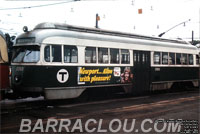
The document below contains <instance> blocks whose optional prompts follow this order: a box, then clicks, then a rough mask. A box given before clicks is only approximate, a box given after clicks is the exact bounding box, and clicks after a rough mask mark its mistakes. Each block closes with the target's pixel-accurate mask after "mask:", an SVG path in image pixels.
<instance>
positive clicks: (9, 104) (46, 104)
mask: <svg viewBox="0 0 200 134" xmlns="http://www.w3.org/2000/svg"><path fill="white" fill-rule="evenodd" d="M193 92H199V90H198V89H197V88H194V89H190V90H187V91H173V92H171V91H164V92H163V91H161V92H154V93H153V94H151V95H148V96H134V97H132V96H128V95H126V94H114V95H113V96H110V97H109V98H107V97H106V98H105V97H104V96H102V97H98V98H92V99H90V100H84V101H82V100H83V99H82V98H81V99H79V98H78V99H77V98H75V99H64V100H45V99H44V97H43V96H40V97H39V98H32V99H29V98H24V99H16V100H7V101H6V100H3V101H1V102H0V105H1V114H9V113H13V112H20V111H27V110H32V109H39V108H53V107H57V106H61V107H62V106H65V107H74V106H82V105H90V104H101V103H108V102H117V101H126V100H136V99H140V98H148V97H150V96H152V95H162V94H169V95H175V94H185V93H193Z"/></svg>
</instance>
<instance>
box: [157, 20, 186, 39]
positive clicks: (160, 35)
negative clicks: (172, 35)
mask: <svg viewBox="0 0 200 134" xmlns="http://www.w3.org/2000/svg"><path fill="white" fill-rule="evenodd" d="M189 21H190V19H189V20H186V21H184V22H181V23H179V24H177V25H175V26H173V27H172V28H170V29H168V30H167V31H165V32H163V33H161V34H159V35H158V37H162V36H163V35H164V34H166V33H167V32H169V31H170V30H172V29H174V28H176V27H177V26H179V25H182V24H185V23H187V22H189Z"/></svg>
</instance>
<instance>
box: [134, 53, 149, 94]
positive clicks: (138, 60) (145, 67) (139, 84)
mask: <svg viewBox="0 0 200 134" xmlns="http://www.w3.org/2000/svg"><path fill="white" fill-rule="evenodd" d="M133 55H134V57H133V60H134V68H133V75H134V80H133V94H142V93H146V92H148V91H149V90H150V52H148V51H136V50H134V51H133Z"/></svg>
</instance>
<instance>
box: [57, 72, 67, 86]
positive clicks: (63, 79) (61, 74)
mask: <svg viewBox="0 0 200 134" xmlns="http://www.w3.org/2000/svg"><path fill="white" fill-rule="evenodd" d="M68 78H69V73H68V71H67V70H65V69H60V70H59V71H58V73H57V80H58V81H59V82H60V83H65V82H66V81H67V80H68Z"/></svg>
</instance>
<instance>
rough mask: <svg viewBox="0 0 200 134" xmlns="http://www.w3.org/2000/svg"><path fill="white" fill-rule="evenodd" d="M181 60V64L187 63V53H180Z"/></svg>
mask: <svg viewBox="0 0 200 134" xmlns="http://www.w3.org/2000/svg"><path fill="white" fill-rule="evenodd" d="M181 61H182V64H183V65H187V64H188V60H187V54H182V58H181Z"/></svg>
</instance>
